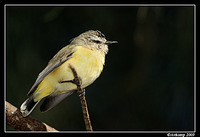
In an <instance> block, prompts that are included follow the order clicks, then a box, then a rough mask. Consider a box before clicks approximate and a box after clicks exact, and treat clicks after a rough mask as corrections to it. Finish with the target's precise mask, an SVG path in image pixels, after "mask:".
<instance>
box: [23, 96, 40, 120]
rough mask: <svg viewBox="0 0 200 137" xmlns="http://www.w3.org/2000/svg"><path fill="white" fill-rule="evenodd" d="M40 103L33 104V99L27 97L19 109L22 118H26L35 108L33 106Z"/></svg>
mask: <svg viewBox="0 0 200 137" xmlns="http://www.w3.org/2000/svg"><path fill="white" fill-rule="evenodd" d="M39 102H40V100H39V101H37V102H34V100H33V97H32V96H31V97H29V98H28V99H27V100H26V101H24V103H23V104H22V105H21V107H20V111H21V113H22V116H23V117H26V116H28V115H29V114H30V113H31V112H32V111H33V109H34V108H35V106H36V105H37V104H38V103H39Z"/></svg>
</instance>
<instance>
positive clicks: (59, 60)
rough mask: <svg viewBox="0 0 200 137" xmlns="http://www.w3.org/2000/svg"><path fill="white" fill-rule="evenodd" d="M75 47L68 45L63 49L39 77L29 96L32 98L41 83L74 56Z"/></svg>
mask: <svg viewBox="0 0 200 137" xmlns="http://www.w3.org/2000/svg"><path fill="white" fill-rule="evenodd" d="M74 47H75V45H68V46H66V47H64V48H62V49H61V50H60V51H59V52H58V53H57V54H56V55H55V56H54V57H53V58H52V59H51V60H50V61H49V63H48V65H47V66H46V68H45V69H44V70H43V71H42V72H41V73H40V74H39V75H38V78H37V79H36V81H35V83H34V84H33V86H32V88H31V89H30V90H29V92H28V94H27V96H30V95H31V94H32V93H33V92H34V91H35V90H36V89H37V87H38V85H39V84H40V82H41V81H42V80H43V79H44V78H45V77H46V76H47V75H48V74H49V73H50V72H51V71H53V70H54V69H55V68H57V67H58V66H60V65H61V64H63V63H64V62H65V61H67V60H68V59H69V58H71V57H72V56H73V53H74V52H75V48H74Z"/></svg>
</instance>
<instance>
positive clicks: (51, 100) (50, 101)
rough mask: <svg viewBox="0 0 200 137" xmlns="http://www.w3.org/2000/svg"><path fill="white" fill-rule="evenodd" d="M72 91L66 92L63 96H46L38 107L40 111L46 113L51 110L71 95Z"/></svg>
mask: <svg viewBox="0 0 200 137" xmlns="http://www.w3.org/2000/svg"><path fill="white" fill-rule="evenodd" d="M72 93H73V91H71V92H67V93H64V94H60V95H56V94H51V95H49V96H47V97H46V98H45V100H44V102H43V103H42V105H41V106H40V111H42V112H44V111H48V110H49V109H51V108H53V107H54V106H55V105H57V104H58V103H60V102H61V101H62V100H63V99H65V98H66V97H67V96H69V95H71V94H72Z"/></svg>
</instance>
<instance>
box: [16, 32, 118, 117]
mask: <svg viewBox="0 0 200 137" xmlns="http://www.w3.org/2000/svg"><path fill="white" fill-rule="evenodd" d="M113 43H117V41H107V40H106V38H105V36H104V34H103V33H101V32H100V31H98V30H96V31H94V30H89V31H86V32H84V33H82V34H80V35H79V36H78V37H75V38H74V39H73V40H72V41H71V43H70V44H69V45H67V46H66V47H64V48H62V49H61V50H60V51H59V52H58V53H57V54H56V55H55V56H54V57H53V58H52V59H51V60H50V61H49V63H48V65H47V66H46V68H45V69H44V70H43V71H42V72H41V73H40V74H39V76H38V78H37V79H36V81H35V83H34V84H33V86H32V88H31V89H30V91H29V92H28V94H27V96H28V99H27V100H26V101H25V102H24V103H23V104H22V105H21V107H20V111H21V113H22V115H23V116H24V117H26V116H28V115H29V114H30V113H31V112H32V110H33V109H34V108H35V106H36V105H37V104H38V103H39V102H40V100H42V99H43V98H44V101H43V103H42V105H41V106H40V110H41V111H42V112H44V111H47V110H49V109H51V108H53V107H54V106H55V105H56V104H58V103H59V102H60V101H62V100H63V99H64V98H66V97H67V96H69V95H71V94H72V93H73V92H75V91H76V89H77V87H76V85H75V84H74V83H73V79H74V76H73V73H72V70H71V69H70V67H69V64H70V65H72V66H73V67H74V68H75V70H76V71H77V74H78V76H79V77H80V78H81V82H82V87H83V88H85V87H87V86H89V85H90V84H92V83H93V82H94V81H95V80H96V79H97V78H98V77H99V75H100V74H101V72H102V70H103V66H104V63H105V55H106V54H107V53H108V45H109V44H113Z"/></svg>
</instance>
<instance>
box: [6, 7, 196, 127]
mask: <svg viewBox="0 0 200 137" xmlns="http://www.w3.org/2000/svg"><path fill="white" fill-rule="evenodd" d="M6 21H7V22H6V28H7V29H6V37H7V39H6V42H7V45H6V61H7V62H6V64H7V67H6V70H7V71H6V72H7V91H6V100H7V101H8V102H10V103H11V104H13V105H15V106H16V107H18V108H19V107H20V105H21V104H22V103H23V101H24V100H25V99H26V98H27V97H26V94H27V92H28V91H29V89H30V88H31V87H32V85H33V84H34V82H35V80H36V78H37V76H38V74H39V73H40V72H41V71H42V70H43V69H44V68H45V67H46V65H47V63H48V61H49V60H50V59H51V58H52V57H53V56H54V55H55V54H56V53H57V52H58V51H59V50H60V49H61V48H62V47H64V46H65V45H67V44H68V43H69V40H70V39H72V38H73V37H76V36H78V35H79V34H81V33H82V32H85V31H87V30H90V29H93V30H100V31H101V32H103V33H104V34H105V36H106V38H107V39H108V40H117V41H118V44H113V45H111V46H110V48H109V53H108V55H107V56H106V65H105V67H104V70H103V72H102V74H101V75H100V77H99V78H98V79H97V80H96V81H95V82H94V83H93V84H92V85H90V86H89V87H87V88H86V99H87V103H88V109H89V113H90V118H91V121H92V125H93V129H94V130H105V131H108V130H112V131H116V130H123V131H124V130H125V131H126V130H131V131H149V130H154V131H172V130H181V131H188V130H194V86H193V85H194V74H193V73H194V67H193V65H194V53H193V50H194V7H193V6H190V7H186V6H185V7H184V6H182V7H176V6H173V7H170V6H160V7H159V6H156V7H153V6H145V7H137V6H129V7H119V6H118V7H64V6H63V7H39V6H38V7H34V6H32V7H30V6H29V7H11V6H7V7H6ZM40 104H41V103H40ZM40 104H39V105H40ZM39 105H38V106H37V107H36V108H35V110H34V111H33V112H32V113H31V116H32V117H34V118H36V119H38V120H40V121H43V122H45V123H47V124H49V125H50V126H52V127H54V128H56V129H57V130H85V125H84V121H83V115H82V109H81V104H80V100H79V97H78V96H77V94H73V95H71V96H70V97H68V98H66V99H65V100H64V101H62V102H61V103H60V104H58V105H57V106H56V107H54V108H53V109H51V110H50V111H48V112H45V113H41V112H40V111H39ZM7 130H14V129H12V128H10V127H8V126H7Z"/></svg>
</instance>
